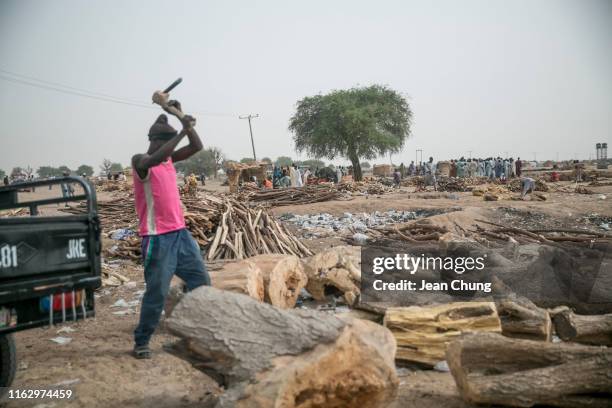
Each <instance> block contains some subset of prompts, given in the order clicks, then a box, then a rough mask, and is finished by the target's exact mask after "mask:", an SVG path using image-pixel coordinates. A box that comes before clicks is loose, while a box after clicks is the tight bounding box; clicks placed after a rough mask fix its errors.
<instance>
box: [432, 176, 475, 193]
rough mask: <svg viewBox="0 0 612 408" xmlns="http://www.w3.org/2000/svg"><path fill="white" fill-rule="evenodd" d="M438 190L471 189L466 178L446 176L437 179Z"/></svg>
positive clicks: (455, 190) (458, 190) (459, 190)
mask: <svg viewBox="0 0 612 408" xmlns="http://www.w3.org/2000/svg"><path fill="white" fill-rule="evenodd" d="M437 182H438V191H450V192H461V191H470V190H471V188H470V183H469V180H468V179H466V178H461V177H444V178H440V179H438V180H437Z"/></svg>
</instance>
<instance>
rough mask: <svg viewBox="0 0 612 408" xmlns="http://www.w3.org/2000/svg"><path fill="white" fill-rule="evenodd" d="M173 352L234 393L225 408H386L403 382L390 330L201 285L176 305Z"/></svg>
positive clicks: (223, 402)
mask: <svg viewBox="0 0 612 408" xmlns="http://www.w3.org/2000/svg"><path fill="white" fill-rule="evenodd" d="M167 325H168V328H169V330H170V331H171V332H172V333H173V334H174V335H176V336H178V337H180V338H181V340H179V341H178V342H176V343H174V344H173V345H172V346H171V347H170V348H168V349H167V350H168V351H169V352H170V353H172V354H174V355H177V356H178V357H180V358H183V359H185V360H187V361H189V362H191V363H192V364H193V365H194V366H195V367H196V368H198V369H200V370H202V371H204V372H205V373H206V374H208V375H210V376H211V377H212V378H214V379H216V380H217V381H218V382H219V383H220V384H221V385H223V386H225V387H226V391H225V393H224V394H223V395H221V397H220V399H219V402H218V405H217V407H219V408H222V407H232V408H234V407H236V408H241V407H242V408H245V407H257V408H264V407H283V408H294V407H300V408H304V407H348V408H350V407H354V408H362V407H374V408H376V407H383V406H385V401H387V400H388V399H389V398H390V397H392V396H393V394H394V392H395V390H396V389H397V385H398V380H397V376H396V373H395V367H394V361H393V359H394V354H395V340H394V339H393V336H392V335H391V333H390V332H389V331H388V330H387V329H385V328H384V327H382V326H379V325H377V324H375V323H372V322H368V321H365V320H359V319H341V318H338V317H336V316H334V315H330V314H327V313H322V312H316V311H312V310H297V309H294V310H281V309H278V308H276V307H274V306H271V305H268V304H265V303H259V302H257V301H255V300H253V299H251V298H249V297H247V296H243V295H238V294H234V293H229V292H223V291H220V290H217V289H215V288H211V287H201V288H198V289H196V290H194V291H192V292H190V293H188V294H187V295H185V296H184V298H183V299H182V300H181V302H180V303H179V304H178V305H177V306H176V308H175V310H174V312H173V314H172V317H171V318H170V319H168V321H167Z"/></svg>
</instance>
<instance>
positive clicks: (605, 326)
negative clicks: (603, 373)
mask: <svg viewBox="0 0 612 408" xmlns="http://www.w3.org/2000/svg"><path fill="white" fill-rule="evenodd" d="M553 322H554V324H555V330H556V331H557V334H558V335H559V337H561V338H562V339H563V340H565V341H575V342H578V343H584V344H593V345H599V346H612V314H605V315H594V316H582V315H577V314H575V313H574V312H572V311H571V310H570V309H569V308H567V307H563V308H561V310H557V311H556V312H555V313H554V314H553Z"/></svg>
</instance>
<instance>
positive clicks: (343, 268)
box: [304, 245, 361, 305]
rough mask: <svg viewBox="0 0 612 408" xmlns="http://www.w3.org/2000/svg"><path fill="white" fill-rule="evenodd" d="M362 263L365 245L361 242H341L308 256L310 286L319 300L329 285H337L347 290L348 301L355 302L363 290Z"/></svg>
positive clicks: (307, 268)
mask: <svg viewBox="0 0 612 408" xmlns="http://www.w3.org/2000/svg"><path fill="white" fill-rule="evenodd" d="M360 265H361V248H360V247H358V246H349V245H342V246H337V247H333V248H330V249H327V250H325V251H323V252H319V253H318V254H316V255H314V256H312V257H310V258H306V259H305V260H304V271H305V272H306V275H307V276H308V284H307V285H306V290H307V291H308V292H309V293H310V294H311V295H312V297H313V298H315V299H316V300H324V299H325V295H326V289H327V288H334V289H335V290H337V291H339V292H340V293H342V294H343V296H344V299H345V301H346V302H347V304H349V305H353V304H354V303H355V302H356V300H357V299H358V298H359V294H360V293H361V291H360V289H359V284H360V282H361V269H360Z"/></svg>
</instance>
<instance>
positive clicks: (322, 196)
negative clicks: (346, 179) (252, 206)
mask: <svg viewBox="0 0 612 408" xmlns="http://www.w3.org/2000/svg"><path fill="white" fill-rule="evenodd" d="M242 197H243V199H244V200H245V201H251V202H253V203H265V204H267V205H271V206H274V207H280V206H283V205H297V204H310V203H318V202H322V201H329V200H340V199H343V198H345V197H344V194H343V193H342V192H340V191H338V190H337V189H336V187H335V186H334V185H333V184H328V183H324V184H308V185H306V186H304V187H289V188H279V189H274V190H259V191H250V192H245V193H244V194H243V195H242Z"/></svg>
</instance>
